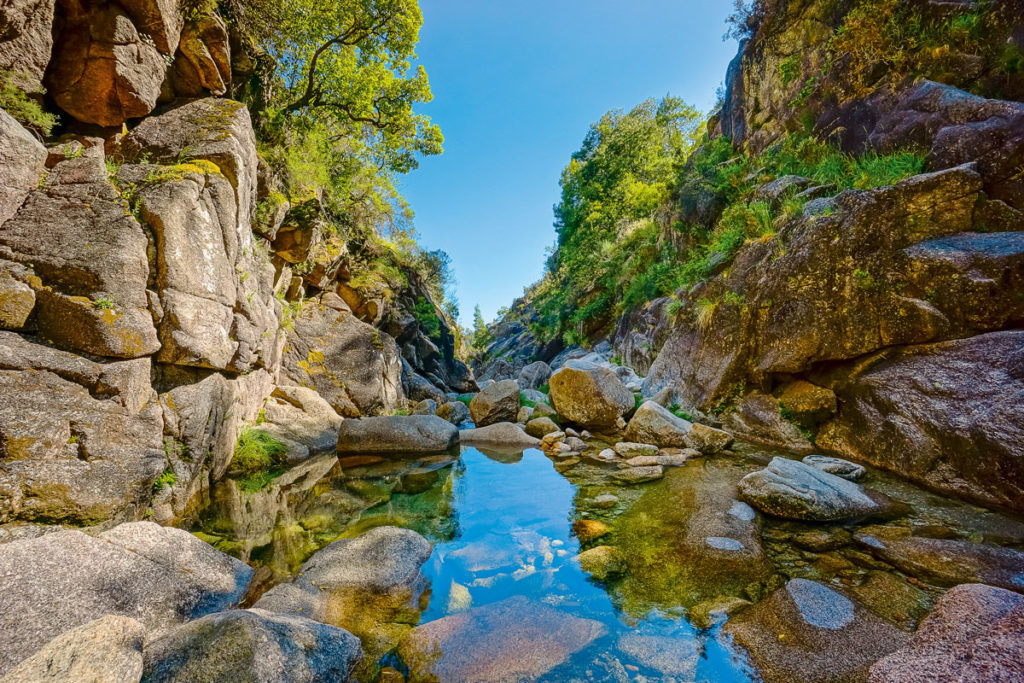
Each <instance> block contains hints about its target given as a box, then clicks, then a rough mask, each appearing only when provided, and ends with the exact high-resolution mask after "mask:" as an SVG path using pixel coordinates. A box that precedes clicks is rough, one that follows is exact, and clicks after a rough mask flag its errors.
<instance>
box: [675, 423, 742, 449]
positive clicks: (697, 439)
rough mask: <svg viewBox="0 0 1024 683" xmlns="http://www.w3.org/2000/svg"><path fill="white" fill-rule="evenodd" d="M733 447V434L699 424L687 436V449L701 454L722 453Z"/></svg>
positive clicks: (691, 428) (694, 425) (694, 424)
mask: <svg viewBox="0 0 1024 683" xmlns="http://www.w3.org/2000/svg"><path fill="white" fill-rule="evenodd" d="M731 445H732V434H730V433H729V432H726V431H724V430H721V429H715V428H714V427H708V426H707V425H702V424H699V423H697V422H694V423H693V426H692V427H690V431H689V432H687V434H686V447H687V448H692V449H693V450H695V451H700V452H701V453H721V452H722V451H724V450H725V449H726V448H728V447H729V446H731Z"/></svg>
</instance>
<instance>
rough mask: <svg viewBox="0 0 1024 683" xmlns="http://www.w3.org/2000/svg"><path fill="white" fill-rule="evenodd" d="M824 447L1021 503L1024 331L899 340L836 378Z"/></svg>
mask: <svg viewBox="0 0 1024 683" xmlns="http://www.w3.org/2000/svg"><path fill="white" fill-rule="evenodd" d="M835 388H836V389H837V395H838V396H839V399H840V408H839V411H838V413H837V415H836V418H835V419H834V420H832V421H831V422H829V423H827V424H826V425H824V427H823V428H822V431H821V432H820V433H819V435H818V438H817V444H818V445H819V446H821V447H823V448H827V449H829V450H831V451H835V452H836V453H838V454H840V455H842V456H844V457H849V458H851V459H853V460H856V461H859V462H864V463H868V464H871V465H874V466H876V467H881V468H883V469H886V470H889V471H892V472H896V473H897V474H899V475H901V476H903V477H906V478H908V479H911V480H913V481H916V482H918V483H920V484H924V485H925V486H928V487H930V488H934V489H938V490H940V491H944V492H947V493H951V494H954V495H958V496H962V497H966V498H970V499H972V500H977V501H980V502H982V503H986V504H990V505H1003V506H1006V507H1009V508H1011V509H1014V510H1017V511H1018V512H1020V511H1024V414H1022V413H1021V411H1019V410H1016V408H1015V406H1016V405H1017V403H1018V401H1019V396H1020V395H1021V392H1022V391H1024V331H1020V330H1008V331H1004V332H992V333H989V334H982V335H977V336H974V337H970V338H967V339H959V340H956V341H949V342H943V343H940V344H928V345H923V346H912V347H907V348H904V349H897V350H894V351H893V352H891V353H887V354H880V355H878V356H875V357H872V358H869V359H867V360H866V361H865V362H863V363H860V364H858V365H857V366H856V369H855V370H853V371H850V372H847V373H842V374H841V375H840V376H838V377H837V378H836V384H835Z"/></svg>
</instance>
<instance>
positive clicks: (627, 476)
mask: <svg viewBox="0 0 1024 683" xmlns="http://www.w3.org/2000/svg"><path fill="white" fill-rule="evenodd" d="M664 474H665V471H664V469H662V467H661V465H649V466H646V467H628V468H626V469H624V470H619V471H618V472H615V473H614V474H613V475H612V476H613V477H615V478H616V479H618V480H619V481H621V482H622V483H624V484H642V483H643V482H645V481H653V480H654V479H661V477H662V476H663V475H664Z"/></svg>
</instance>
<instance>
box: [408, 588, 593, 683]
mask: <svg viewBox="0 0 1024 683" xmlns="http://www.w3.org/2000/svg"><path fill="white" fill-rule="evenodd" d="M605 633H607V628H606V627H605V626H604V625H603V624H601V623H600V622H597V621H592V620H590V619H580V618H578V617H572V616H569V615H567V614H563V613H562V612H559V611H558V610H556V609H553V608H551V607H548V606H546V605H542V604H540V603H537V602H533V601H531V600H528V599H527V598H524V597H513V598H508V599H506V600H502V601H501V602H497V603H493V604H490V605H484V606H482V607H475V608H473V609H471V610H469V611H468V612H462V613H460V614H454V615H451V616H447V617H444V618H442V619H438V620H436V621H432V622H430V623H428V624H424V625H423V626H418V627H416V628H415V629H413V630H412V632H410V633H409V635H408V636H406V637H405V638H404V639H403V640H402V642H401V643H400V645H399V650H398V651H399V654H400V655H401V657H402V660H403V661H405V663H406V664H408V665H409V680H410V681H423V680H437V679H440V680H446V681H479V682H480V683H484V682H486V681H494V682H497V681H509V680H524V679H526V680H534V679H537V678H539V677H541V676H543V675H544V674H546V673H547V672H549V671H551V670H552V669H553V668H554V667H556V666H558V665H559V664H562V663H563V662H565V661H567V660H568V659H569V657H570V656H571V655H572V654H574V653H576V652H579V651H580V650H582V649H583V648H584V647H586V646H587V645H589V644H590V643H592V642H593V641H594V640H596V639H597V638H600V637H601V636H603V635H604V634H605ZM524 653H528V654H529V656H524Z"/></svg>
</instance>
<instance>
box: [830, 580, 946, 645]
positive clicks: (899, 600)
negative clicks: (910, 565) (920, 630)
mask: <svg viewBox="0 0 1024 683" xmlns="http://www.w3.org/2000/svg"><path fill="white" fill-rule="evenodd" d="M847 590H848V591H849V593H850V595H852V596H853V597H854V598H855V599H856V600H857V601H858V602H859V603H860V604H862V605H864V606H865V607H867V608H868V609H869V610H871V611H872V612H874V613H875V615H877V616H879V617H881V618H882V619H885V620H886V621H888V622H889V623H891V624H896V625H897V626H899V627H900V628H902V629H903V630H905V631H912V630H913V629H914V627H915V626H916V625H917V623H918V621H919V620H920V619H921V617H923V616H924V615H926V614H927V613H928V610H929V608H930V607H931V602H932V600H931V597H930V596H929V595H928V594H927V593H925V592H924V591H923V590H921V589H920V588H918V587H917V586H915V585H913V584H911V583H909V582H908V581H907V580H906V579H904V578H902V577H900V576H899V575H897V574H895V573H893V572H887V571H880V570H878V569H872V570H870V571H869V572H868V573H867V576H865V577H864V580H863V581H861V583H860V585H855V586H850V587H849V588H847Z"/></svg>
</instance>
